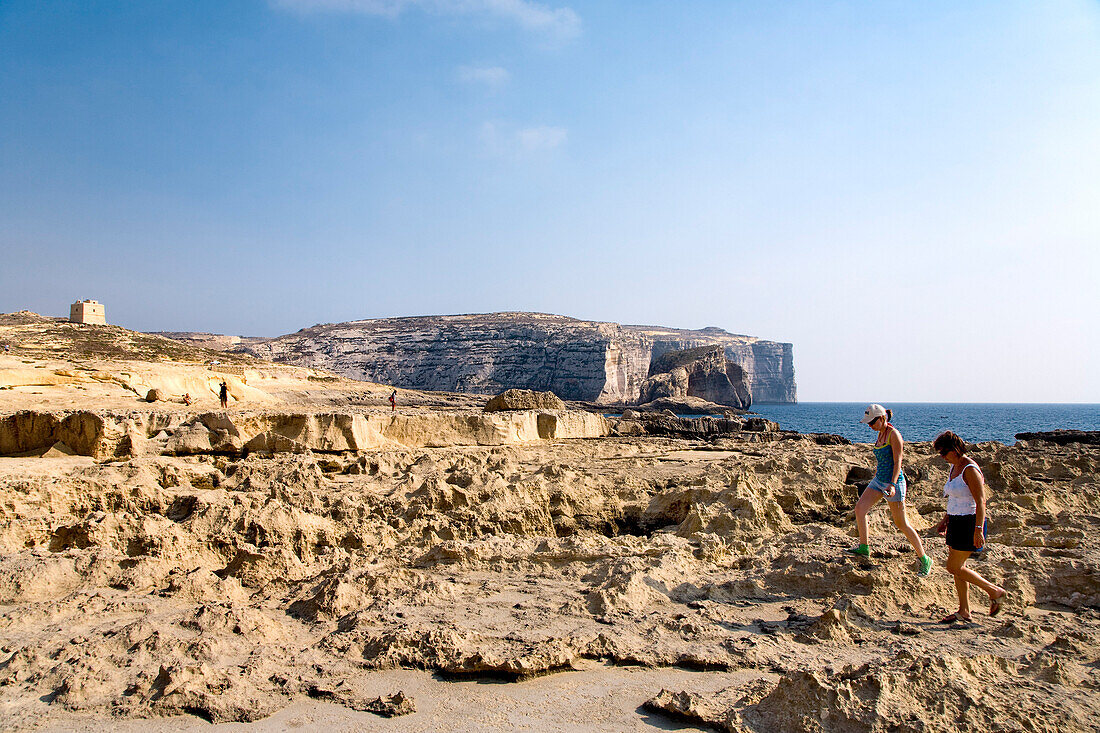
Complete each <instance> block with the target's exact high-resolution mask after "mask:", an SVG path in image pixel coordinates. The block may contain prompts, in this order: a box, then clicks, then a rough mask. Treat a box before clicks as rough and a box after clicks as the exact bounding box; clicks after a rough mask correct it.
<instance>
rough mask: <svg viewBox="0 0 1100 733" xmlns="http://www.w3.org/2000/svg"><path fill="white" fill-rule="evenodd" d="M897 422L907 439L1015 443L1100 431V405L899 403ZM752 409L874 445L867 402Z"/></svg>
mask: <svg viewBox="0 0 1100 733" xmlns="http://www.w3.org/2000/svg"><path fill="white" fill-rule="evenodd" d="M883 405H884V406H885V407H888V408H890V409H891V410H893V413H894V417H893V420H892V422H893V424H894V426H895V427H897V429H898V430H900V431H901V435H902V437H903V438H904V439H905V440H908V441H924V440H932V439H933V438H935V437H936V436H937V435H939V434H940V433H942V432H943V431H944V430H951V431H954V432H955V433H957V434H958V435H959V437H961V438H962V439H963V440H965V441H967V442H969V443H980V442H983V441H987V440H996V441H1000V442H1001V443H1004V444H1005V445H1012V444H1013V443H1015V442H1016V433H1035V432H1040V431H1046V430H1061V429H1067V430H1100V404H1064V403H1063V404H1038V403H1020V404H1012V403H964V402H895V403H890V404H886V403H883ZM750 409H751V410H752V412H755V413H758V414H759V415H760V416H762V417H766V418H767V419H769V420H774V421H775V422H777V423H779V426H780V427H781V428H782V429H783V430H797V431H798V432H800V433H833V434H835V435H843V436H844V437H845V438H848V439H849V440H851V441H853V442H857V443H870V442H873V441H874V439H875V432H874V431H873V430H872V429H871V428H869V427H867V426H866V425H864V424H863V423H861V422H860V419H861V418H862V417H863V411H864V410H866V409H867V404H866V403H864V402H798V403H795V404H774V405H773V404H761V405H753V406H752V407H751V408H750Z"/></svg>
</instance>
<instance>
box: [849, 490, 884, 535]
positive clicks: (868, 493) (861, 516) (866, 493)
mask: <svg viewBox="0 0 1100 733" xmlns="http://www.w3.org/2000/svg"><path fill="white" fill-rule="evenodd" d="M881 498H882V492H880V491H875V490H874V489H864V490H863V493H862V494H860V496H859V501H857V502H856V510H855V511H856V528H857V529H858V530H859V544H861V545H866V544H870V543H868V542H867V512H869V511H871V507H873V506H874V505H875V504H877V503H878V502H879V500H880V499H881Z"/></svg>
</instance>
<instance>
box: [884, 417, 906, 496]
mask: <svg viewBox="0 0 1100 733" xmlns="http://www.w3.org/2000/svg"><path fill="white" fill-rule="evenodd" d="M886 440H887V442H888V443H889V444H890V450H892V451H893V453H894V475H893V476H891V477H890V483H891V484H893V485H894V486H895V487H896V486H897V485H898V476H900V475H901V454H902V451H903V449H904V448H903V446H904V444H905V441H903V440H902V439H901V433H899V432H898V429H897V428H890V434H889V435H888V436H887V438H886Z"/></svg>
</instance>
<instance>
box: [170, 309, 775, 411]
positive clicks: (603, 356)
mask: <svg viewBox="0 0 1100 733" xmlns="http://www.w3.org/2000/svg"><path fill="white" fill-rule="evenodd" d="M170 335H172V336H174V337H176V338H189V339H190V341H191V342H192V343H195V344H197V345H201V346H216V345H224V337H221V338H222V340H219V337H214V336H212V335H210V334H193V335H191V336H190V337H187V336H184V335H182V334H170ZM715 345H716V346H719V347H721V349H722V351H723V354H724V356H725V358H726V359H728V360H729V361H732V362H733V363H734V364H736V365H738V366H740V367H741V369H742V370H743V373H744V376H743V379H744V383H745V386H746V388H747V390H748V392H749V394H750V395H751V398H750V399H751V400H755V401H757V402H794V401H796V398H797V397H796V388H795V381H794V362H793V357H792V347H791V344H785V343H777V342H774V341H765V340H762V339H758V338H755V337H752V336H740V335H734V334H730V333H727V332H726V331H723V330H722V329H719V328H704V329H700V330H687V329H672V328H664V327H660V326H624V325H620V324H617V323H601V322H595V321H581V320H576V319H573V318H566V317H564V316H554V315H546V314H541V313H490V314H480V315H457V316H424V317H415V318H387V319H377V320H365V321H352V322H349V323H336V324H320V325H316V326H313V327H311V328H305V329H302V330H301V331H298V332H297V333H293V334H289V335H287V336H280V337H278V338H274V339H258V338H245V339H240V342H239V344H238V345H236V346H232V347H231V348H232V349H233V350H236V351H240V352H242V353H247V354H251V355H254V356H258V357H262V358H264V359H270V360H272V361H276V362H280V363H285V364H296V365H300V366H308V367H317V368H322V369H327V370H329V371H332V372H335V373H337V374H341V375H343V376H345V377H352V378H355V379H363V380H367V381H378V382H389V383H393V384H395V385H398V386H401V387H408V388H417V389H429V390H443V391H455V392H477V393H490V394H492V393H496V392H500V391H502V390H505V389H508V388H513V387H516V388H526V389H534V390H540V391H544V390H549V391H552V392H554V393H555V394H557V395H558V396H559V397H562V398H564V399H570V400H584V401H591V402H603V403H620V402H634V401H636V400H637V399H638V396H639V390H640V388H641V385H642V383H643V382H644V381H645V380H646V378H647V377H648V376H649V375H650V363H651V361H652V360H654V359H656V358H657V357H659V356H661V355H662V354H664V353H666V352H669V351H676V350H684V349H691V348H696V347H701V346H715Z"/></svg>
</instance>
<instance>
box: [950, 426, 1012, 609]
mask: <svg viewBox="0 0 1100 733" xmlns="http://www.w3.org/2000/svg"><path fill="white" fill-rule="evenodd" d="M932 447H933V448H935V449H936V452H937V453H939V454H940V456H941V457H942V458H943V459H944V460H945V461H947V462H948V463H950V464H951V471H950V472H949V473H948V474H947V483H946V484H944V487H943V495H944V496H946V497H947V514H945V515H944V517H943V519H942V520H941V521H940V523H939V525H938V526H937V527H936V531H937V532H939V533H940V534H942V535H946V537H947V547H948V555H947V571H948V572H949V573H951V574H952V575H953V576H955V592H956V593H958V594H959V610H958V611H955V613H952V614H950V615H949V616H946V617H944V618H942V619H940V623H945V624H949V623H952V622H954V621H969V620H970V596H969V593H968V591H969V589H970V585H971V584H974V585H976V586H978V587H979V588H981V589H982V590H984V591H985V592H986V593H987V594H989V615H990V616H996V615H997V614H998V613H1000V610H1001V603H1002V602H1003V600H1004V597H1005V593H1006V592H1007V591H1005V589H1004V588H1002V587H1000V586H998V585H993V584H992V583H990V582H989V581H988V580H986V579H985V578H983V577H982V576H980V575H978V574H977V573H976V572H974V571H973V570H971V569H970V568H968V567H964V563H965V562H966V559H967V558H968V557H970V553H972V552H977V551H979V550H981V549H982V547H984V546H985V477H984V476H982V471H981V469H980V468H978V464H977V463H975V462H974V461H973V460H971V459H970V458H969V457H967V455H966V444H965V443H963V441H962V438H960V437H959V436H957V435H955V434H954V433H952V432H951V431H950V430H949V431H947V432H945V433H942V434H940V435H939V436H938V437H937V438H936V439H935V441H933V442H932Z"/></svg>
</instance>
